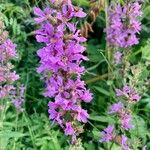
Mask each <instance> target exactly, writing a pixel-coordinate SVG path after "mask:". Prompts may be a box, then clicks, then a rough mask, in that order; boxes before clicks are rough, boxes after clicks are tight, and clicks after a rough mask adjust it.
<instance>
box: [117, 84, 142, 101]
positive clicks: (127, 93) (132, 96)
mask: <svg viewBox="0 0 150 150" xmlns="http://www.w3.org/2000/svg"><path fill="white" fill-rule="evenodd" d="M116 96H118V97H119V96H124V97H126V98H127V99H128V100H129V101H132V102H138V101H139V100H140V99H141V96H139V94H138V93H137V92H136V91H135V90H134V89H133V88H131V87H129V86H128V85H125V86H124V87H123V89H116Z"/></svg>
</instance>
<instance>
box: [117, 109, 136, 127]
mask: <svg viewBox="0 0 150 150" xmlns="http://www.w3.org/2000/svg"><path fill="white" fill-rule="evenodd" d="M119 115H120V122H121V127H122V128H123V129H125V130H129V129H131V128H133V127H134V126H133V124H132V122H131V120H132V116H131V114H130V113H129V112H126V111H122V112H120V113H119Z"/></svg>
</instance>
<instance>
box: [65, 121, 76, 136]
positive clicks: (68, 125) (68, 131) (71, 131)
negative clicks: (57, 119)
mask: <svg viewBox="0 0 150 150" xmlns="http://www.w3.org/2000/svg"><path fill="white" fill-rule="evenodd" d="M74 133H75V131H74V129H73V127H72V123H71V122H66V128H65V134H66V135H73V134H74Z"/></svg>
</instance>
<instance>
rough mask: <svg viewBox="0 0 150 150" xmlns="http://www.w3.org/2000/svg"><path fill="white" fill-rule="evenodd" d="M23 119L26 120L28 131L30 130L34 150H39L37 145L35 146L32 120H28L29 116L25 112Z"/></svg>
mask: <svg viewBox="0 0 150 150" xmlns="http://www.w3.org/2000/svg"><path fill="white" fill-rule="evenodd" d="M23 117H24V119H25V122H26V123H27V126H28V130H29V134H30V137H31V141H32V144H33V147H34V150H37V147H36V145H35V139H34V134H33V131H32V129H31V127H30V120H29V119H28V118H27V115H26V113H25V112H24V113H23Z"/></svg>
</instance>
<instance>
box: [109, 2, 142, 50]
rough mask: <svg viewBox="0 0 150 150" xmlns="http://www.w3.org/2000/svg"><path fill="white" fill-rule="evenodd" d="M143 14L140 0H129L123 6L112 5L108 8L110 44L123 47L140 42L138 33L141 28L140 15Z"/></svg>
mask: <svg viewBox="0 0 150 150" xmlns="http://www.w3.org/2000/svg"><path fill="white" fill-rule="evenodd" d="M141 15H142V11H141V4H140V2H139V0H134V1H128V2H127V3H125V4H124V5H123V6H121V5H120V4H115V5H111V6H110V7H109V10H108V16H109V17H108V20H109V26H108V27H107V28H106V33H107V41H108V42H109V44H110V45H112V46H115V47H122V48H127V47H129V46H132V45H135V44H138V42H139V39H138V38H137V34H138V33H139V32H140V30H141V23H140V21H139V20H138V17H139V16H141Z"/></svg>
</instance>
